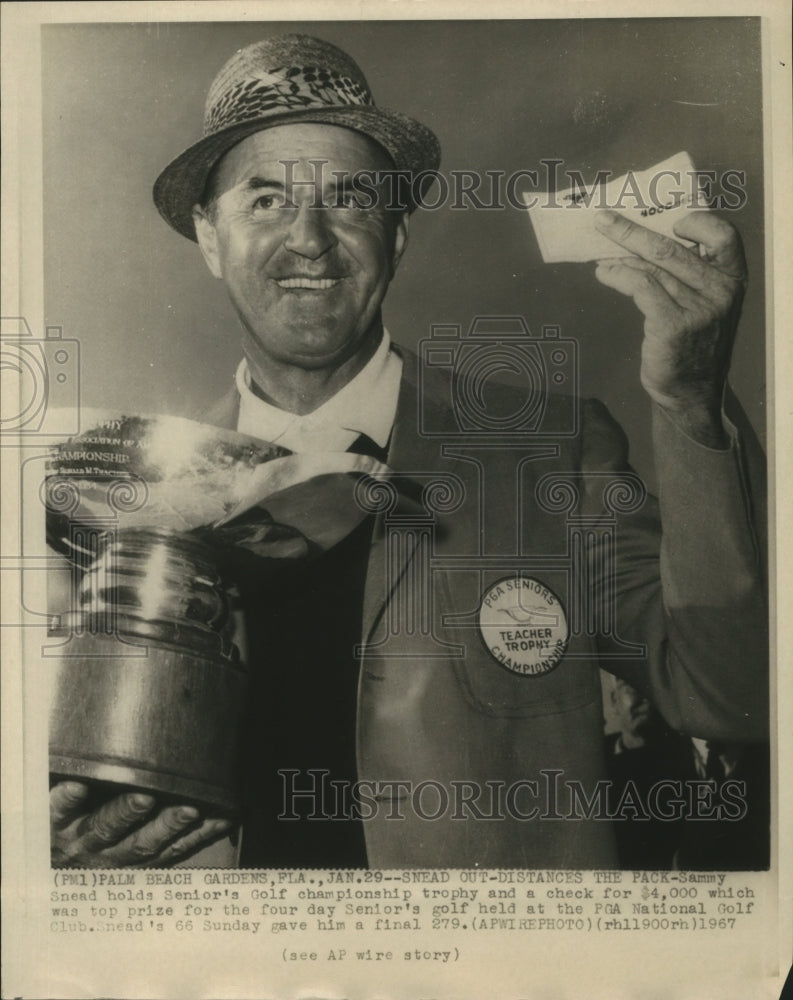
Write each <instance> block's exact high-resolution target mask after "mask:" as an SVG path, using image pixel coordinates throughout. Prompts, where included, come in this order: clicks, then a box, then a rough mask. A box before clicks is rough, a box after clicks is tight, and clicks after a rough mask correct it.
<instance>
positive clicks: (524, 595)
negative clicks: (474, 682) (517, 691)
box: [479, 576, 568, 677]
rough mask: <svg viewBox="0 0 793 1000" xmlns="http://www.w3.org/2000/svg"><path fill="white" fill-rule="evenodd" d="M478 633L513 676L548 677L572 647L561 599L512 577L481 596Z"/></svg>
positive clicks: (527, 579) (527, 580)
mask: <svg viewBox="0 0 793 1000" xmlns="http://www.w3.org/2000/svg"><path fill="white" fill-rule="evenodd" d="M479 631H480V632H481V633H482V639H483V640H484V643H485V645H486V646H487V648H488V650H489V651H490V654H491V656H493V658H494V659H495V660H496V661H497V662H498V663H500V664H501V666H502V667H505V668H506V669H507V670H511V671H512V672H513V673H516V674H522V675H524V676H526V677H539V676H540V675H541V674H547V673H548V672H549V671H551V670H553V668H554V667H555V666H556V665H557V664H558V663H559V661H560V660H561V658H562V656H563V655H564V651H565V649H566V648H567V638H568V635H567V618H566V617H565V613H564V608H563V607H562V604H561V601H560V600H559V598H558V597H557V596H556V594H554V593H552V592H551V591H550V590H549V589H548V588H547V587H546V586H545V584H544V583H540V582H539V580H532V579H531V578H530V577H525V576H520V577H507V578H506V579H504V580H499V581H498V583H494V584H493V585H492V586H491V587H490V588H489V589H488V590H486V591H485V593H484V594H483V595H482V603H481V605H480V607H479Z"/></svg>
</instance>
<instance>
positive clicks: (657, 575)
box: [52, 36, 767, 868]
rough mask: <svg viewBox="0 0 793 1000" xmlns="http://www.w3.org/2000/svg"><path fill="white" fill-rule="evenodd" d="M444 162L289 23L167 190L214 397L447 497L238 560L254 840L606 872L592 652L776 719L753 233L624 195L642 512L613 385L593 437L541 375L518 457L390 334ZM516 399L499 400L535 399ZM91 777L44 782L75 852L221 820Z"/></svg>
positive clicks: (236, 416) (709, 713) (59, 846)
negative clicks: (213, 325) (740, 336)
mask: <svg viewBox="0 0 793 1000" xmlns="http://www.w3.org/2000/svg"><path fill="white" fill-rule="evenodd" d="M438 162H439V147H438V143H437V140H436V139H435V137H434V136H433V134H432V133H431V132H430V131H429V130H428V129H427V128H425V127H424V126H422V125H420V124H419V123H417V122H415V121H413V120H412V119H410V118H407V117H406V116H404V115H400V114H398V113H396V112H390V111H385V110H382V109H380V108H377V107H376V106H375V105H374V103H373V100H372V97H371V94H370V93H369V89H368V85H367V83H366V80H365V79H364V77H363V75H362V74H361V72H360V70H359V69H358V67H357V66H356V64H355V63H354V62H352V60H351V59H349V57H348V56H346V55H345V54H344V53H342V52H341V51H340V50H338V49H337V48H335V47H334V46H331V45H329V44H327V43H325V42H323V41H321V40H318V39H313V38H307V37H305V36H284V37H281V38H274V39H269V40H267V41H264V42H260V43H257V44H255V45H252V46H249V47H248V48H246V49H243V50H241V51H240V52H238V53H237V54H236V55H235V56H233V57H232V59H231V60H230V61H229V62H228V63H227V64H226V66H225V67H224V68H223V69H222V70H221V72H220V74H219V75H218V77H217V78H216V80H215V82H214V83H213V85H212V88H211V90H210V94H209V98H208V101H207V109H206V118H205V134H204V137H203V138H202V139H201V140H200V141H199V142H197V143H196V144H195V145H193V146H191V147H190V148H189V149H188V150H186V151H185V152H184V153H183V154H182V155H181V156H180V157H178V158H177V159H176V160H175V161H174V162H173V163H172V164H171V165H170V166H169V167H168V168H166V170H165V171H164V172H163V174H162V175H161V176H160V178H159V179H158V181H157V184H156V185H155V192H154V195H155V201H156V203H157V206H158V208H159V210H160V212H161V214H162V215H163V217H164V218H165V219H166V221H167V222H168V223H169V225H171V226H172V227H173V228H174V229H175V230H176V231H177V232H179V233H180V234H181V235H183V236H185V237H187V238H189V239H192V240H195V241H197V242H198V244H199V246H200V249H201V252H202V253H203V256H204V259H205V260H206V263H207V265H208V267H209V270H210V272H211V273H212V275H214V276H215V277H216V278H218V279H220V280H221V281H222V282H223V283H224V285H225V288H226V291H227V293H228V295H229V297H230V300H231V303H232V305H233V307H234V310H235V312H236V314H237V316H238V317H239V320H240V322H241V325H242V329H243V347H244V359H243V361H242V362H241V363H240V365H239V368H238V371H237V378H236V384H235V386H234V388H233V389H232V390H231V391H230V392H229V394H228V395H227V396H226V397H225V398H224V399H222V400H220V401H219V402H218V403H217V404H216V405H215V406H213V407H212V408H211V410H210V411H209V413H208V414H205V415H204V419H208V420H210V421H213V422H215V423H218V424H220V425H223V426H227V427H233V428H236V429H238V430H241V431H245V432H247V433H249V434H254V435H256V436H258V437H260V438H263V439H265V440H269V441H273V442H277V443H278V444H282V445H284V446H286V447H288V448H290V449H292V450H294V451H323V450H332V451H344V450H347V449H351V450H361V451H368V452H369V453H370V454H373V455H375V456H378V457H380V458H381V459H384V460H386V461H387V462H388V464H389V466H390V467H391V468H392V469H393V470H394V471H395V473H396V474H397V476H399V475H403V476H409V477H411V478H412V479H413V480H415V481H419V482H421V483H423V484H425V485H426V483H427V482H429V481H430V480H431V478H432V477H433V476H436V477H438V482H439V483H440V485H441V487H442V491H443V490H444V489H445V490H449V491H450V492H449V494H448V496H447V497H446V499H444V496H443V495H441V494H439V493H438V492H437V489H436V488H433V489H434V490H435V491H434V492H433V489H431V488H429V487H427V488H426V489H425V490H424V493H423V494H422V496H423V499H424V502H425V504H426V505H427V510H426V511H425V513H424V515H423V519H422V518H419V520H418V521H416V522H415V523H412V527H410V530H409V531H408V532H407V534H405V535H404V536H396V535H394V534H391V535H387V529H388V528H389V527H390V528H393V523H392V522H389V525H386V523H385V519H384V517H383V516H382V515H383V513H384V512H385V511H384V510H381V511H380V515H379V516H378V517H375V516H374V510H372V511H371V512H370V516H368V517H366V518H364V520H363V521H362V522H361V525H360V527H359V528H358V529H356V531H354V532H353V533H352V534H351V535H350V536H349V537H348V538H347V539H345V540H344V542H342V543H340V544H339V545H338V546H336V547H335V548H334V549H332V550H331V551H330V552H328V553H326V554H325V555H323V556H322V557H320V558H318V559H317V560H315V561H314V562H310V563H307V564H298V563H296V564H294V565H292V566H288V567H284V569H283V572H282V574H281V575H280V576H279V578H278V581H277V586H275V585H274V584H273V583H272V582H269V583H268V582H267V581H265V580H263V579H256V578H255V575H254V577H253V578H251V579H244V580H241V581H240V590H241V595H242V596H241V600H242V604H243V608H244V610H245V612H246V624H247V630H248V639H249V641H248V649H249V668H250V672H251V678H252V690H251V696H250V699H249V701H250V705H249V719H248V723H247V732H246V734H245V746H246V755H245V756H246V774H245V776H244V786H245V796H244V797H245V801H244V805H243V813H242V849H241V853H239V854H238V856H237V858H236V862H235V863H238V864H242V865H246V866H274V865H279V866H285V865H298V866H317V865H321V866H365V865H369V866H371V867H408V866H449V867H471V866H482V867H515V866H518V867H576V868H596V867H613V866H614V865H615V863H616V855H615V847H614V838H613V834H612V831H611V829H610V827H609V825H608V824H607V823H603V822H598V821H597V818H595V819H594V820H593V819H592V817H591V816H588V815H585V814H581V813H580V811H578V810H577V807H576V801H579V802H580V794H583V795H585V796H586V797H589V796H590V795H591V794H592V792H593V790H595V789H596V788H597V787H598V782H599V781H601V779H602V778H603V777H604V761H603V753H602V737H601V731H600V727H601V703H600V686H599V675H598V667H599V666H605V667H606V668H607V669H610V670H612V671H614V672H615V673H618V674H621V675H622V676H624V677H625V678H626V680H628V681H629V682H630V683H631V684H632V685H634V686H635V687H637V688H638V689H640V690H641V691H643V692H646V693H648V694H649V695H650V696H651V697H652V699H653V701H654V703H655V704H656V705H657V707H658V709H659V710H660V711H661V712H662V713H663V715H664V717H665V718H666V720H667V722H668V724H670V725H671V726H673V727H674V728H678V729H680V730H683V731H685V732H687V733H688V734H690V735H692V736H696V737H700V738H703V739H713V740H737V741H741V740H745V741H752V740H754V741H762V740H763V739H764V737H765V727H766V725H767V707H766V700H765V699H766V686H765V680H764V670H765V666H766V655H765V643H766V603H765V596H764V585H763V579H762V573H761V566H762V564H763V559H764V545H763V540H762V539H763V533H762V532H763V529H762V511H763V483H762V458H761V456H759V455H758V454H757V453H756V451H755V450H754V449H755V444H754V442H753V437H752V435H751V431H750V430H749V429H748V428H747V427H746V425H745V422H744V421H743V418H742V416H741V415H740V412H739V411H738V410H737V408H736V404H735V403H734V400H733V399H732V398H731V396H730V394H729V391H728V390H727V387H726V378H727V371H728V367H729V358H730V353H731V347H732V342H733V338H734V335H735V329H736V324H737V320H738V314H739V312H740V304H741V300H742V295H743V289H744V283H745V267H744V262H743V254H742V250H741V245H740V241H739V239H738V237H737V234H736V233H735V232H734V230H733V229H732V228H731V227H730V226H728V225H727V224H726V223H724V222H722V221H720V220H719V219H717V218H715V217H713V216H711V215H709V214H707V213H699V214H693V215H691V216H689V217H688V218H687V220H686V222H685V223H683V224H681V226H680V232H679V235H680V236H683V237H686V238H687V239H689V240H692V241H694V242H695V243H697V244H698V245H699V247H698V252H692V251H691V250H689V249H688V248H685V247H683V246H682V245H681V244H679V243H677V242H676V241H674V240H670V239H667V238H666V237H663V236H661V235H659V234H655V233H651V232H649V231H647V230H644V229H642V228H641V227H639V226H636V225H633V224H632V223H630V222H629V221H627V220H626V219H624V218H621V217H614V216H613V215H611V214H610V213H607V212H603V213H602V222H601V225H602V231H603V232H604V233H605V234H607V235H609V236H610V237H611V239H612V240H614V242H615V244H620V245H621V246H622V247H624V248H625V249H627V250H630V251H631V252H632V253H633V256H631V257H627V258H621V259H620V260H613V261H605V262H602V263H601V265H600V266H599V268H598V271H597V277H598V278H599V280H601V281H602V282H603V283H604V284H606V285H609V286H610V287H612V288H615V289H617V290H618V291H620V292H622V293H624V294H626V295H628V296H631V297H632V298H633V299H634V301H635V302H636V304H637V306H638V307H639V309H640V310H641V312H642V313H643V315H644V337H645V339H644V345H643V350H642V371H641V378H642V383H643V385H644V387H645V389H646V390H647V392H648V395H649V396H650V399H651V400H652V406H653V420H654V435H655V437H654V442H655V455H656V463H657V467H658V475H659V481H660V483H661V491H660V493H661V495H660V502H656V501H655V500H653V499H652V498H648V499H647V500H646V502H639V503H637V504H635V505H634V507H633V508H632V509H630V510H628V509H626V508H625V506H624V505H622V506H621V505H620V503H619V502H618V503H616V505H615V504H614V503H612V500H611V499H609V498H610V497H611V494H609V493H608V490H606V489H605V488H604V487H605V486H607V485H608V484H612V485H614V484H616V485H617V486H619V487H621V488H622V487H625V488H627V489H628V490H629V492H630V491H631V490H635V476H634V475H633V474H632V472H631V470H630V469H629V467H628V465H627V447H626V442H625V437H624V434H623V433H622V432H621V430H620V429H619V428H618V427H617V425H616V424H615V423H614V422H613V420H612V419H611V418H610V417H609V416H608V414H607V413H606V412H605V410H604V409H603V407H602V406H600V405H599V404H597V403H592V402H588V403H586V404H584V405H583V406H582V411H581V412H582V420H581V424H580V426H579V427H578V428H577V429H576V433H575V434H574V435H570V434H569V433H568V432H567V431H566V430H565V429H564V428H563V421H562V419H561V416H560V413H561V410H560V406H559V404H558V402H557V401H555V400H554V399H553V398H551V397H549V398H548V399H545V400H543V408H542V409H543V413H544V418H543V419H544V423H543V435H544V437H543V444H542V445H541V446H538V445H537V444H536V440H535V439H534V438H532V436H531V435H530V434H529V435H528V436H527V437H526V440H525V441H523V442H522V445H523V446H525V451H524V452H520V451H519V449H518V448H517V446H516V445H515V443H514V442H507V443H506V444H503V446H502V444H499V443H498V442H496V444H495V445H494V444H492V442H491V445H490V446H488V447H484V446H482V445H481V441H480V439H478V438H477V437H476V435H475V434H472V435H471V438H470V440H463V439H462V438H461V436H460V425H459V422H458V416H457V412H456V409H455V405H454V404H455V402H456V401H457V400H456V398H455V395H454V394H455V392H458V391H459V386H460V383H459V382H456V381H455V380H454V379H449V378H447V377H446V376H445V375H444V374H443V373H439V372H438V371H429V370H427V369H426V367H425V368H422V367H421V366H420V364H419V361H418V359H417V358H416V357H415V355H413V354H412V353H411V352H410V351H408V350H406V349H404V348H401V347H399V346H398V345H397V344H396V343H392V341H391V339H390V337H389V335H388V333H387V332H386V331H385V330H384V329H383V326H382V321H381V315H380V308H381V304H382V301H383V298H384V296H385V294H386V291H387V289H388V287H389V284H390V282H391V280H392V278H393V276H394V273H395V271H396V268H397V266H398V263H399V260H400V258H401V256H402V254H403V252H404V250H405V246H406V241H407V223H408V216H409V214H410V212H411V211H412V210H415V209H416V207H417V206H416V203H415V200H412V201H409V202H407V203H406V204H405V205H404V206H400V205H399V204H398V203H397V204H392V198H391V197H390V188H389V185H388V183H387V182H388V180H389V178H393V176H394V174H395V173H396V174H399V175H401V176H403V177H407V178H408V179H410V180H411V181H412V182H414V183H411V184H410V185H409V190H411V191H413V192H415V191H416V190H418V189H420V187H421V183H420V178H421V177H422V176H429V174H428V172H431V171H433V170H434V169H436V168H437V166H438ZM363 179H365V180H366V182H367V183H366V184H363V183H362V180H363ZM431 319H432V317H428V320H427V323H428V324H429V323H430V321H431ZM496 395H497V397H498V398H497V399H495V405H496V407H502V408H503V412H507V413H514V412H516V410H518V409H519V408H520V406H523V405H525V402H526V401H525V399H523V398H522V397H521V396H520V393H519V392H516V390H514V389H507V388H503V389H502V390H499V392H498V393H497V394H496ZM450 401H451V402H450ZM428 428H430V430H429V431H428ZM739 428H740V429H739ZM448 441H451V442H453V443H454V445H455V447H454V448H447V447H446V446H445V444H446V442H448ZM516 463H517V464H516ZM428 477H429V478H428ZM553 477H557V478H558V477H562V479H565V481H568V480H569V481H570V482H572V483H573V487H572V488H573V489H574V491H575V495H576V498H577V499H576V501H575V505H574V507H573V508H571V510H572V511H573V514H572V515H571V516H573V517H574V518H579V519H580V520H581V523H582V524H583V523H586V525H587V526H588V530H587V532H585V533H584V534H581V535H580V536H579V535H576V536H575V537H576V538H577V539H579V541H581V544H582V545H583V546H584V549H583V550H582V551H581V552H580V553H579V554H578V555H576V554H575V553H573V554H572V555H571V554H570V553H569V536H568V529H569V527H570V524H569V522H568V519H567V517H566V511H565V510H561V508H560V507H558V506H557V507H554V505H553V503H552V502H551V501H550V500H548V501H545V502H543V501H542V497H543V495H544V494H543V492H542V490H543V484H545V483H548V482H549V481H552V480H553ZM516 484H517V490H516ZM458 486H459V493H458V494H455V490H456V489H457V487H458ZM442 491H441V493H442ZM516 492H517V493H518V494H519V497H518V501H519V502H518V503H517V506H515V503H514V497H515V494H516ZM565 495H566V494H565ZM637 495H638V496H639V497H640V500H642V501H643V500H644V497H643V493H642V491H641V490H638V493H637ZM511 498H512V499H511ZM551 500H553V496H552V497H551ZM433 504H434V506H433ZM510 504H512V505H510ZM628 506H629V507H630V505H628ZM560 510H561V516H560ZM387 513H389V514H390V510H389V511H388V512H387ZM429 525H431V531H432V532H434V534H433V545H434V548H432V550H431V553H430V554H432V555H433V556H437V557H438V564H437V566H436V565H433V566H432V567H430V564H429V561H428V560H429V554H428V551H427V549H426V548H423V547H422V546H423V539H424V538H426V537H427V536H426V532H427V531H430V527H429ZM612 527H613V528H614V531H615V535H612V534H610V532H611V529H612ZM605 528H608V531H606V530H604V529H605ZM411 532H412V534H411ZM422 532H424V534H422ZM614 537H616V549H614V548H613V547H610V546H612V543H613V541H614ZM516 538H518V539H519V540H520V541H519V547H517V548H516V542H515V539H516ZM560 559H561V560H563V561H564V560H565V559H566V560H567V562H564V564H563V565H562V564H561V563H560V562H559V560H560ZM555 560H556V561H555ZM524 598H525V600H524ZM406 609H408V610H407V611H406ZM582 609H583V610H582ZM590 612H591V617H587V615H589V614H590ZM406 614H407V615H408V618H409V620H408V621H407V624H406V623H405V617H404V616H405V615H406ZM410 614H415V617H414V618H412V619H410ZM504 615H506V616H507V617H502V616H504ZM400 616H401V617H400ZM400 623H401V624H402V625H403V626H404V627H399V626H400ZM626 650H631V651H632V652H631V655H630V656H626ZM318 776H319V777H318ZM326 779H327V788H333V789H334V790H335V792H337V793H338V796H337V798H335V799H334V800H333V805H329V800H328V799H327V797H323V796H324V791H325V790H326V786H325V785H323V786H322V790H321V791H322V794H320V791H319V790H318V788H319V786H318V782H319V783H320V784H322V782H324V781H325V780H326ZM362 790H363V791H362ZM363 792H365V794H363ZM424 793H427V794H424ZM345 794H346V796H347V797H346V799H345ZM423 795H424V797H422V796H423ZM577 795H578V796H579V799H578V800H577V799H576V796H577ZM494 796H495V798H494ZM499 796H501V797H500V798H499ZM85 799H86V790H85V787H84V786H82V785H81V784H79V783H76V782H64V783H61V784H59V785H57V786H56V787H55V788H54V789H53V791H52V811H53V858H54V863H55V864H59V865H105V866H114V865H127V864H152V865H162V864H173V863H176V862H179V861H182V860H185V859H187V858H189V857H191V855H193V854H194V853H195V851H196V850H197V849H198V848H200V847H202V846H204V845H205V844H206V843H208V842H210V841H212V840H215V839H217V837H218V836H220V835H221V834H223V833H225V832H226V831H227V830H228V827H229V825H230V824H229V822H228V821H227V820H224V819H222V818H219V817H206V816H202V815H199V812H198V810H196V809H195V808H193V807H192V806H178V805H166V806H161V804H159V803H158V802H157V801H155V799H154V797H152V796H150V795H146V794H142V793H130V794H127V795H120V796H118V797H117V798H115V799H113V800H111V801H110V802H108V803H106V804H105V805H104V806H102V807H101V808H99V809H97V810H96V811H94V812H89V813H87V814H86V809H85V806H84V802H85Z"/></svg>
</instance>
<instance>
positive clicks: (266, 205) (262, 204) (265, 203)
mask: <svg viewBox="0 0 793 1000" xmlns="http://www.w3.org/2000/svg"><path fill="white" fill-rule="evenodd" d="M283 203H284V200H283V198H282V197H281V196H280V195H278V194H261V195H259V197H258V198H257V199H256V201H255V202H254V203H253V207H254V209H259V208H261V209H264V210H265V211H266V210H267V209H271V208H280V207H281V206H282V205H283Z"/></svg>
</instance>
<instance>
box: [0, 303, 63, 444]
mask: <svg viewBox="0 0 793 1000" xmlns="http://www.w3.org/2000/svg"><path fill="white" fill-rule="evenodd" d="M0 373H1V374H2V405H1V407H0V444H4V445H19V444H22V443H23V442H24V441H26V440H29V439H31V438H35V439H40V438H42V437H47V436H53V435H57V436H60V437H63V436H65V435H69V434H75V433H77V431H78V430H79V403H80V344H79V341H77V340H74V339H70V338H65V337H64V336H63V328H62V327H60V326H48V327H47V328H46V331H45V336H44V337H43V338H37V337H34V336H33V332H32V331H31V329H30V326H29V325H28V322H27V320H26V319H25V318H24V317H22V316H14V317H0Z"/></svg>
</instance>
